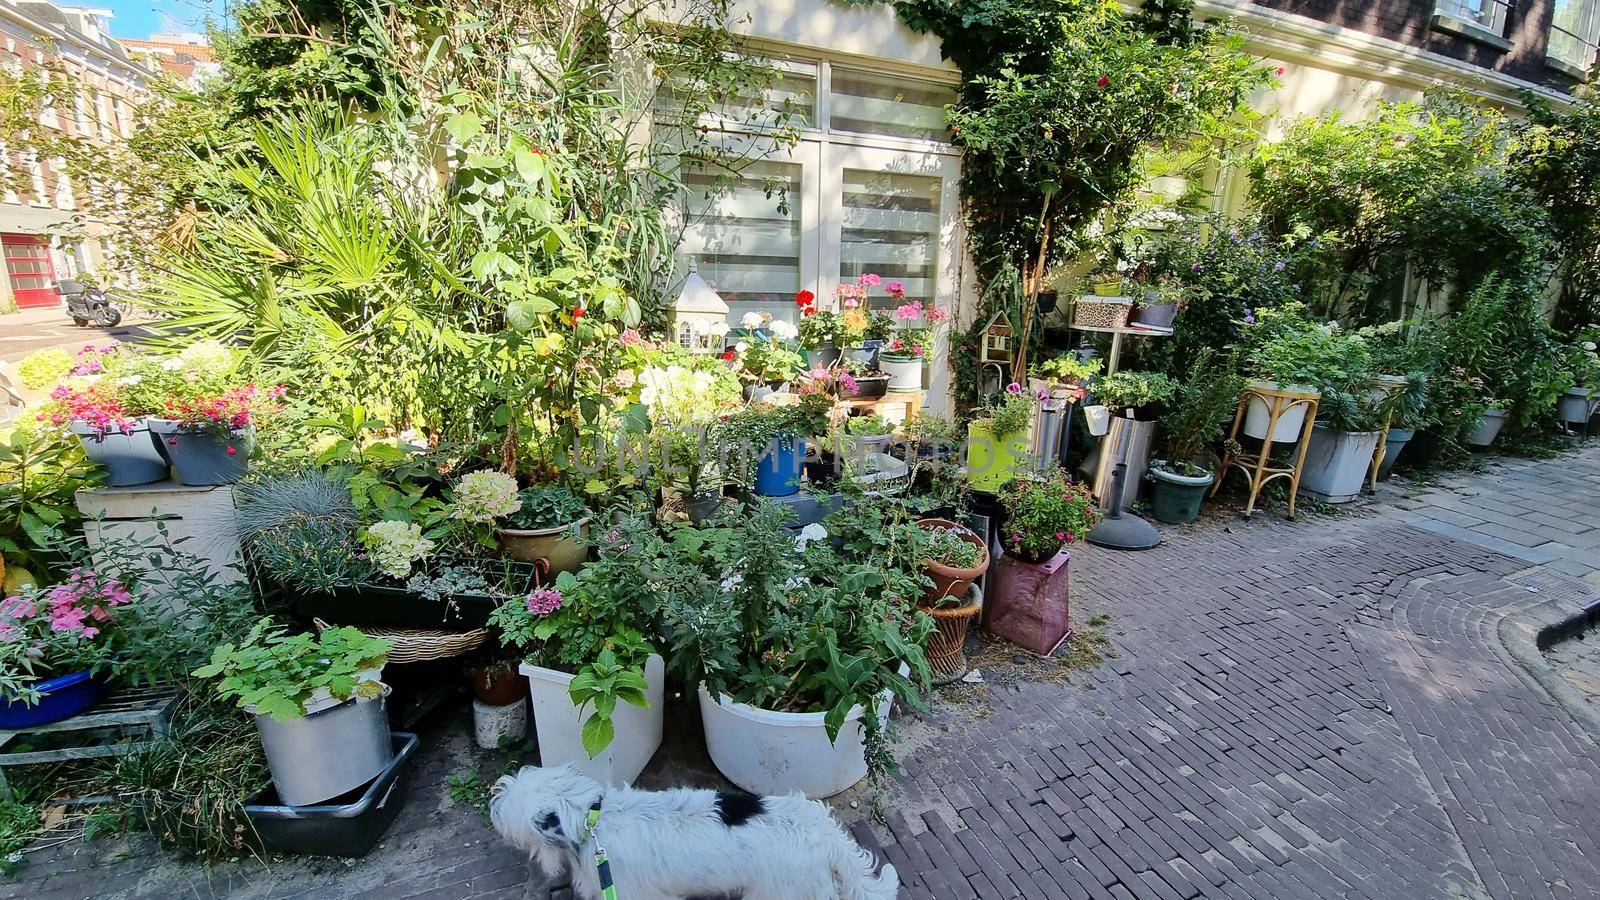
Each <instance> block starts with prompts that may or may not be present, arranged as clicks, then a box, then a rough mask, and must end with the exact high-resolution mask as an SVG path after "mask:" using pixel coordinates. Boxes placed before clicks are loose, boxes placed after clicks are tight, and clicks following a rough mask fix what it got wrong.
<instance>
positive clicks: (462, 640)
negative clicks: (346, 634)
mask: <svg viewBox="0 0 1600 900" xmlns="http://www.w3.org/2000/svg"><path fill="white" fill-rule="evenodd" d="M311 622H312V624H314V625H316V626H317V630H318V631H321V630H322V629H324V628H327V627H328V623H327V622H324V621H322V620H321V619H312V620H311ZM355 627H356V628H357V629H359V630H360V631H361V633H362V634H365V635H369V636H371V637H380V638H383V639H384V640H386V641H388V642H389V645H390V646H389V662H391V663H414V662H427V661H429V660H434V659H450V658H451V657H455V656H460V655H462V654H463V653H467V652H470V651H472V650H476V649H478V648H479V647H482V646H483V644H484V642H485V641H487V640H489V630H488V629H487V628H474V629H473V630H471V631H438V630H435V629H431V628H380V627H375V626H371V625H357V626H355Z"/></svg>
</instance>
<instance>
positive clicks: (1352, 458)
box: [1300, 425, 1383, 503]
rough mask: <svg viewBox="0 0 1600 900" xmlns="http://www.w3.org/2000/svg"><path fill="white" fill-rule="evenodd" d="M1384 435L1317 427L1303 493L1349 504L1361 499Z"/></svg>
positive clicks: (1304, 472) (1305, 469) (1304, 471)
mask: <svg viewBox="0 0 1600 900" xmlns="http://www.w3.org/2000/svg"><path fill="white" fill-rule="evenodd" d="M1382 434H1383V433H1382V432H1379V431H1334V430H1333V429H1331V428H1326V427H1324V426H1321V425H1317V426H1314V427H1313V428H1312V429H1311V443H1310V444H1309V445H1308V446H1307V447H1306V461H1305V466H1304V467H1303V468H1302V469H1301V470H1300V492H1301V493H1304V494H1310V495H1311V496H1313V497H1316V498H1318V499H1320V500H1323V501H1326V502H1328V503H1349V502H1350V501H1351V500H1354V499H1356V498H1357V497H1359V496H1361V486H1362V485H1363V484H1365V483H1366V480H1367V472H1368V471H1370V469H1371V466H1372V455H1373V454H1374V453H1375V452H1377V449H1378V439H1379V438H1380V437H1381V436H1382Z"/></svg>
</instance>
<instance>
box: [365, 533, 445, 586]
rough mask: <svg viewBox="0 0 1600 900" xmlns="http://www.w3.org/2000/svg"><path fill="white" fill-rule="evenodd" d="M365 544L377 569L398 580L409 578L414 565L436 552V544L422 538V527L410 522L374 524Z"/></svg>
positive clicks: (367, 534) (366, 534)
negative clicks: (434, 550)
mask: <svg viewBox="0 0 1600 900" xmlns="http://www.w3.org/2000/svg"><path fill="white" fill-rule="evenodd" d="M361 542H362V543H363V544H365V545H366V547H367V553H368V557H369V558H370V559H371V560H372V564H373V566H375V567H376V568H377V570H378V571H379V572H382V573H383V574H385V575H387V576H389V577H390V578H394V579H396V580H400V579H404V578H406V577H407V576H409V575H410V574H411V565H412V563H415V562H416V561H417V560H419V559H422V558H423V557H425V556H427V555H428V554H429V553H432V552H433V541H430V540H428V539H427V538H425V537H423V536H422V526H421V525H413V524H411V523H410V522H396V521H389V520H385V521H382V522H374V523H372V524H371V525H368V526H367V531H366V533H365V534H363V535H362V536H361Z"/></svg>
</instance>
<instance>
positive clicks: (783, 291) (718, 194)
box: [678, 162, 800, 326]
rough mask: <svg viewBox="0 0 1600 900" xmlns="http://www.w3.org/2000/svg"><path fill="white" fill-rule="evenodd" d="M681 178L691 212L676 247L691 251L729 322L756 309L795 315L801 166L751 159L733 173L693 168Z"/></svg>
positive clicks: (688, 253) (687, 254)
mask: <svg viewBox="0 0 1600 900" xmlns="http://www.w3.org/2000/svg"><path fill="white" fill-rule="evenodd" d="M685 165H686V166H687V165H688V163H687V162H686V163H685ZM683 180H684V184H685V186H686V187H687V188H688V190H689V196H688V197H687V198H686V209H687V211H688V214H689V217H688V227H687V228H685V229H684V234H683V243H682V244H681V245H680V246H679V251H678V252H679V254H680V255H682V256H685V257H693V258H694V260H695V263H696V265H697V266H698V267H699V272H700V277H701V278H704V279H705V280H706V281H707V282H708V283H709V284H710V285H711V287H712V288H714V289H715V290H716V292H717V293H718V294H719V295H721V297H722V299H723V300H724V301H725V302H726V303H727V304H728V308H729V311H728V322H729V324H730V325H735V326H737V325H738V322H739V317H740V316H742V315H744V314H745V313H747V312H750V311H752V310H754V311H758V312H761V311H765V312H770V313H772V314H773V316H775V317H777V318H780V319H787V320H789V321H791V322H792V321H794V320H795V305H794V295H795V294H797V293H799V291H800V167H799V166H798V165H793V164H788V163H771V162H761V163H754V164H752V165H749V166H747V167H745V168H744V169H743V170H742V171H741V172H739V174H738V175H737V176H736V177H733V178H731V179H729V178H727V177H724V178H721V179H719V178H717V177H716V176H714V175H712V174H710V173H705V172H696V171H694V170H692V169H691V170H689V171H686V172H685V174H684V179H683ZM730 181H731V183H730ZM708 195H709V196H708Z"/></svg>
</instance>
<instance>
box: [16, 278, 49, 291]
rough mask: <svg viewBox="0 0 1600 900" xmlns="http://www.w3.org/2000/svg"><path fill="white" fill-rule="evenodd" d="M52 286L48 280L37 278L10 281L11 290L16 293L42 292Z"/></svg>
mask: <svg viewBox="0 0 1600 900" xmlns="http://www.w3.org/2000/svg"><path fill="white" fill-rule="evenodd" d="M52 284H53V282H52V281H51V280H50V279H48V278H39V277H37V276H22V277H18V278H13V279H11V289H12V290H16V291H33V290H43V289H44V288H47V287H50V286H52Z"/></svg>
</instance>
